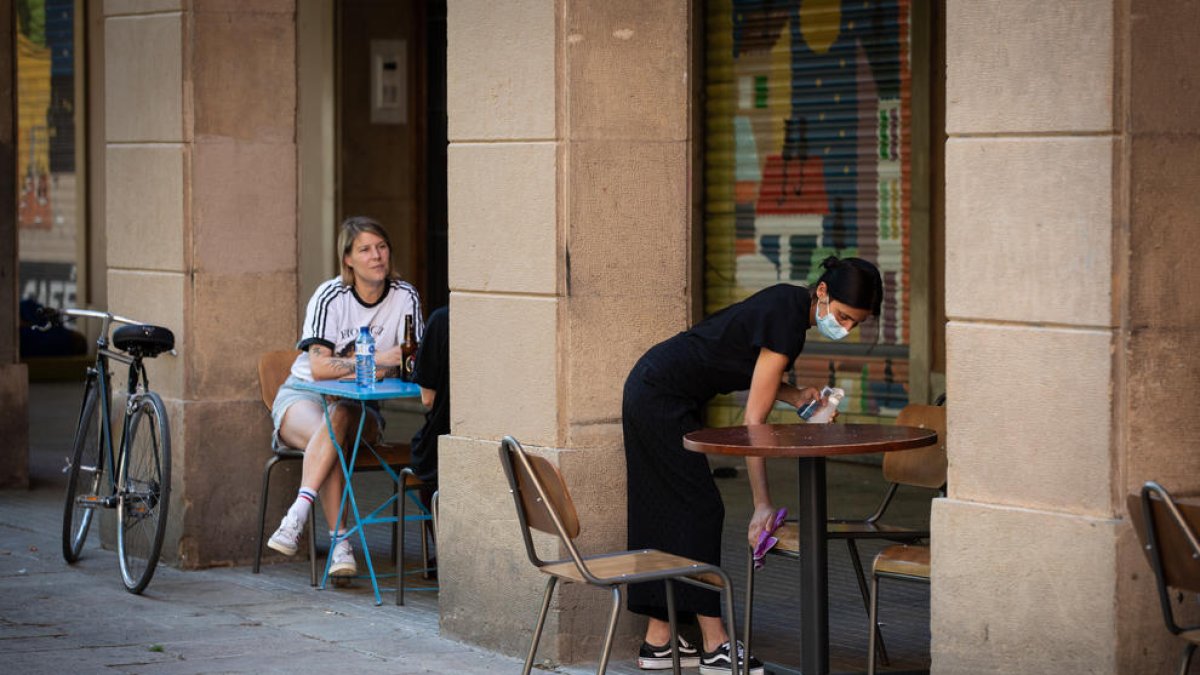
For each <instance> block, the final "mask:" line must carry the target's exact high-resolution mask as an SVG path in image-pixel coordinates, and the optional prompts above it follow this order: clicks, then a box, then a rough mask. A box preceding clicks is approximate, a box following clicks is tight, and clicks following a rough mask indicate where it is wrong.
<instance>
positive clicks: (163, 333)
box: [113, 324, 175, 359]
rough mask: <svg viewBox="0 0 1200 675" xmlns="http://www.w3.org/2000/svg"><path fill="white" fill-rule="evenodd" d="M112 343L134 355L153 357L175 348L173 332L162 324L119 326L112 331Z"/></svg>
mask: <svg viewBox="0 0 1200 675" xmlns="http://www.w3.org/2000/svg"><path fill="white" fill-rule="evenodd" d="M113 345H115V346H116V348H117V349H120V350H121V351H124V352H129V353H130V354H132V355H134V356H139V357H145V358H151V359H152V358H154V357H156V356H158V355H159V354H161V353H163V352H167V351H171V350H172V349H174V348H175V334H174V333H172V332H171V331H170V330H169V329H166V328H163V327H162V326H151V325H149V324H141V325H136V326H121V327H120V328H118V329H116V330H114V331H113Z"/></svg>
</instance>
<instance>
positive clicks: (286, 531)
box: [267, 512, 304, 555]
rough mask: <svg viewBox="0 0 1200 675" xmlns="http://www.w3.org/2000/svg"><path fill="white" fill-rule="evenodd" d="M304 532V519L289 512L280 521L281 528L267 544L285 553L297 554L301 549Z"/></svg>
mask: <svg viewBox="0 0 1200 675" xmlns="http://www.w3.org/2000/svg"><path fill="white" fill-rule="evenodd" d="M302 532H304V521H303V520H300V519H299V518H296V517H295V516H293V515H292V514H291V512H288V513H287V514H285V515H284V516H283V522H281V523H279V529H278V530H275V534H273V535H271V538H270V539H269V540H268V541H267V546H268V547H269V548H271V549H273V550H275V551H279V552H280V553H282V554H284V555H296V551H297V550H299V546H297V544H298V543H299V542H300V533H302Z"/></svg>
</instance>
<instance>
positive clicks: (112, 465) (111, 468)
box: [63, 309, 150, 497]
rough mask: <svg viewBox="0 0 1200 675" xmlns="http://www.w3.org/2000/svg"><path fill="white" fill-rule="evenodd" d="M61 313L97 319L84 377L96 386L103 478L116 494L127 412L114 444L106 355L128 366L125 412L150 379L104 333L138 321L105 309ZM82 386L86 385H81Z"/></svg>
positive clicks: (138, 362)
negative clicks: (91, 360) (96, 334)
mask: <svg viewBox="0 0 1200 675" xmlns="http://www.w3.org/2000/svg"><path fill="white" fill-rule="evenodd" d="M63 313H64V314H67V315H68V316H76V317H87V318H95V319H100V320H101V326H100V336H99V337H98V338H96V362H95V364H94V365H93V366H92V367H91V368H89V369H88V373H87V377H88V379H89V382H88V385H87V386H90V385H91V380H94V381H95V382H96V384H97V386H98V387H99V389H100V395H99V403H100V420H101V422H100V435H101V437H102V439H101V444H102V445H101V449H102V452H103V454H104V460H103V461H104V463H105V464H104V466H105V471H104V474H105V479H106V481H107V483H108V488H109V489H108V493H109V495H110V496H114V497H115V496H118V495H117V490H118V487H117V478H118V476H117V469H118V467H120V466H121V457H122V455H123V454H124V452H125V439H126V438H127V437H128V434H129V422H130V416H129V415H128V414H125V415H122V423H121V443H120V444H119V445H114V442H113V429H112V401H111V397H112V383H111V382H110V380H109V375H110V374H109V370H108V365H109V359H112V360H114V361H118V362H120V363H124V364H125V365H127V366H129V375H128V380H127V383H126V387H125V389H126V392H125V393H126V397H127V398H126V401H125V410H126V413H128V411H129V410H132V409H133V406H135V405H136V404H137V402H138V399H139V398H140V396H141V393H142V392H144V391H147V390H149V388H150V379H149V377H147V375H146V366H145V364H143V363H142V360H141V359H140V358H138V357H133V356H129V355H128V354H123V353H121V352H116V351H113V350H111V349H109V348H108V334H109V330H110V329H111V328H112V324H113V323H114V322H116V323H123V324H131V325H134V324H138V323H140V322H138V321H134V320H133V319H127V318H125V317H121V316H117V315H115V314H109V313H108V312H96V311H92V310H86V309H69V310H64V311H63ZM85 390H86V389H85ZM83 412H84V411H83V409H82V408H81V409H80V411H79V414H80V416H81V417H82V415H83Z"/></svg>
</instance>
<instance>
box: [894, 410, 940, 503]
mask: <svg viewBox="0 0 1200 675" xmlns="http://www.w3.org/2000/svg"><path fill="white" fill-rule="evenodd" d="M896 424H899V425H902V426H908V427H920V428H922V429H933V430H934V431H936V432H937V435H938V442H937V444H936V445H930V446H926V447H924V448H914V449H913V450H902V451H900V452H889V453H886V454H884V456H883V477H884V478H886V479H887V480H888V481H890V482H892V483H900V484H902V485H915V486H918V487H926V488H932V489H935V490H936V489H938V488H941V487H942V486H943V485H945V484H946V463H947V460H946V408H945V407H943V406H936V405H919V404H916V403H911V404H909V405H906V406H904V409H903V410H901V411H900V415H899V416H898V417H896Z"/></svg>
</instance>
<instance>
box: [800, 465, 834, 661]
mask: <svg viewBox="0 0 1200 675" xmlns="http://www.w3.org/2000/svg"><path fill="white" fill-rule="evenodd" d="M800 514H801V515H800V521H799V523H798V525H799V530H800V664H801V670H802V671H803V672H804V673H805V675H826V674H827V673H828V672H829V576H828V564H829V559H828V556H827V544H826V539H825V535H826V533H825V518H826V504H825V458H824V457H802V458H800Z"/></svg>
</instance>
